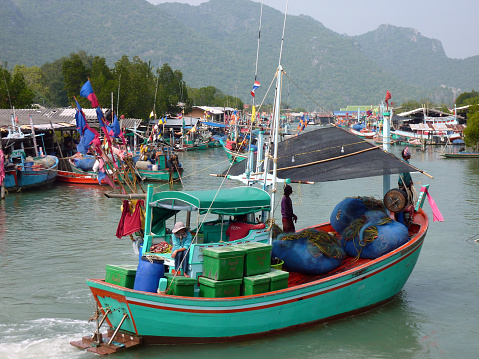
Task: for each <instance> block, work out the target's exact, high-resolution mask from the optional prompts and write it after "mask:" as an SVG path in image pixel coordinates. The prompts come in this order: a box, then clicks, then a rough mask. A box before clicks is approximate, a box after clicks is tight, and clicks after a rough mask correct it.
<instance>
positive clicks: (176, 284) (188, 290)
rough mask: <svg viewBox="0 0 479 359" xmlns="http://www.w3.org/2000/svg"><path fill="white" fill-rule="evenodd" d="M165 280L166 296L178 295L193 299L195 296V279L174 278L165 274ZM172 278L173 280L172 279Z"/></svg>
mask: <svg viewBox="0 0 479 359" xmlns="http://www.w3.org/2000/svg"><path fill="white" fill-rule="evenodd" d="M165 278H166V280H167V285H166V286H167V288H168V290H167V292H166V294H171V295H179V296H183V297H193V296H194V294H195V285H196V279H195V278H187V277H183V276H176V277H175V275H174V274H171V273H165ZM173 278H174V279H173Z"/></svg>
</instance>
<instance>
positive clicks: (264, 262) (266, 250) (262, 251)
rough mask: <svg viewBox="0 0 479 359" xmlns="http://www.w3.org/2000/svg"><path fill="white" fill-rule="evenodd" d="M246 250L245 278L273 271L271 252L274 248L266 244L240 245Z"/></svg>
mask: <svg viewBox="0 0 479 359" xmlns="http://www.w3.org/2000/svg"><path fill="white" fill-rule="evenodd" d="M238 247H239V248H242V249H244V250H245V258H244V276H245V277H249V276H253V275H257V274H263V273H268V272H269V271H270V269H271V250H272V249H273V246H272V245H271V244H266V243H258V242H253V243H246V244H239V245H238Z"/></svg>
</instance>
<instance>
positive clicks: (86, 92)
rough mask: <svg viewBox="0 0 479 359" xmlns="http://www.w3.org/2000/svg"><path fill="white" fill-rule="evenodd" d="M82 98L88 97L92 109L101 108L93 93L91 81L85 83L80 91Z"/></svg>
mask: <svg viewBox="0 0 479 359" xmlns="http://www.w3.org/2000/svg"><path fill="white" fill-rule="evenodd" d="M80 96H82V97H86V98H87V99H89V100H90V102H91V107H99V106H100V104H99V103H98V99H97V98H96V95H95V93H94V92H93V87H91V83H90V80H88V81H87V82H85V84H84V85H83V86H82V88H81V90H80Z"/></svg>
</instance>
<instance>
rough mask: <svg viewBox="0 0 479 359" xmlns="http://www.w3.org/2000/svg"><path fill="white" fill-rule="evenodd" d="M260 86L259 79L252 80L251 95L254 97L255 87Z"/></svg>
mask: <svg viewBox="0 0 479 359" xmlns="http://www.w3.org/2000/svg"><path fill="white" fill-rule="evenodd" d="M260 86H261V85H260V84H259V81H255V82H254V85H253V89H252V90H251V96H253V97H254V92H255V91H256V89H257V88H258V87H260Z"/></svg>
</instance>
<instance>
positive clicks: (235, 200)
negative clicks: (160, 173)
mask: <svg viewBox="0 0 479 359" xmlns="http://www.w3.org/2000/svg"><path fill="white" fill-rule="evenodd" d="M270 201H271V198H270V196H269V194H268V193H267V192H266V191H264V190H262V189H259V188H255V187H235V188H229V189H223V190H212V191H188V192H186V191H164V192H159V193H154V194H153V187H152V186H151V185H150V186H148V191H147V198H146V219H145V234H144V238H143V245H142V247H141V248H142V249H141V250H142V255H152V256H159V257H164V258H165V265H167V266H169V267H170V268H172V269H173V268H174V259H172V258H171V251H170V253H154V252H150V249H151V247H152V246H153V245H155V244H159V243H161V242H166V243H167V244H170V245H172V244H173V243H172V240H171V235H172V234H171V229H172V228H173V227H174V224H175V223H176V222H177V221H182V222H183V223H185V225H186V227H187V228H189V230H190V232H191V233H192V236H193V244H192V245H191V247H190V253H189V256H188V274H189V276H190V277H191V278H196V279H197V278H198V277H199V276H201V275H202V273H203V249H204V248H212V247H220V246H228V245H235V244H243V243H249V242H263V243H266V242H267V241H268V234H269V232H268V231H267V229H266V228H264V229H255V230H250V231H249V233H248V235H247V236H246V237H244V238H241V239H238V240H235V241H229V238H228V237H227V235H226V231H227V229H228V226H229V223H230V221H231V220H232V219H233V217H234V216H238V215H246V216H247V218H248V220H247V222H248V223H255V222H256V218H257V219H258V221H259V222H265V221H266V219H267V218H268V214H269V211H270Z"/></svg>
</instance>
